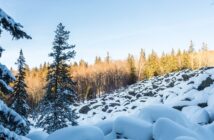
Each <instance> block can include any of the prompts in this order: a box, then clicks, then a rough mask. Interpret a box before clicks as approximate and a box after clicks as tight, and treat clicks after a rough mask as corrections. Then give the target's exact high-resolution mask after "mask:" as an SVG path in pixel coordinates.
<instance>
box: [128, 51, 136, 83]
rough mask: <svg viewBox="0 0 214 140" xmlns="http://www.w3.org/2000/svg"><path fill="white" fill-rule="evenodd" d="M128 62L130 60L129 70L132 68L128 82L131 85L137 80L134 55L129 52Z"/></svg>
mask: <svg viewBox="0 0 214 140" xmlns="http://www.w3.org/2000/svg"><path fill="white" fill-rule="evenodd" d="M127 62H128V65H129V70H130V76H129V80H128V84H129V85H131V84H134V83H135V82H136V81H137V75H136V67H135V60H134V56H133V55H131V54H129V55H128V59H127Z"/></svg>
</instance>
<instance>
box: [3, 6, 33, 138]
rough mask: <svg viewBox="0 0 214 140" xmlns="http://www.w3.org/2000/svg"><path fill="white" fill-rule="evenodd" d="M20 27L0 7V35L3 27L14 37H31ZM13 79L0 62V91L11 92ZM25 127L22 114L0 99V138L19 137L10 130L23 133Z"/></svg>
mask: <svg viewBox="0 0 214 140" xmlns="http://www.w3.org/2000/svg"><path fill="white" fill-rule="evenodd" d="M21 28H23V26H22V25H21V24H19V23H17V22H15V21H14V19H13V18H12V17H10V16H9V15H7V13H5V12H4V11H3V10H2V9H1V8H0V35H1V33H2V29H4V30H6V31H8V32H10V33H11V35H12V37H13V38H15V39H20V38H26V39H31V37H30V36H29V35H27V34H26V33H25V32H24V31H23V30H22V29H21ZM3 51H4V49H3V48H2V47H0V57H1V55H2V52H3ZM14 80H15V77H14V76H13V75H12V73H11V72H10V71H9V70H8V68H7V67H6V66H5V65H3V64H1V63H0V92H1V93H2V94H7V95H8V94H10V93H12V92H13V89H12V88H11V87H10V86H9V83H10V82H13V81H14ZM26 128H27V124H26V120H24V119H23V117H22V116H20V115H19V114H18V113H16V112H15V111H14V110H12V109H11V108H9V107H8V106H7V105H6V104H4V103H3V101H1V100H0V130H1V135H0V139H5V140H11V139H14V140H15V139H21V138H19V137H18V136H17V135H16V134H14V133H13V132H11V131H14V132H15V133H17V134H21V135H25V134H26V133H27V131H26ZM8 129H9V130H8Z"/></svg>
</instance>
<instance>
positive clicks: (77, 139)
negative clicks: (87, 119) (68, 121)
mask: <svg viewBox="0 0 214 140" xmlns="http://www.w3.org/2000/svg"><path fill="white" fill-rule="evenodd" d="M103 139H104V134H103V132H102V130H100V129H99V128H98V127H95V126H76V127H67V128H63V129H60V130H57V131H55V132H53V133H52V134H50V135H49V136H48V138H47V140H103Z"/></svg>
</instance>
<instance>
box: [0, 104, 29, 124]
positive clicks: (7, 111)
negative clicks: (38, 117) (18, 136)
mask: <svg viewBox="0 0 214 140" xmlns="http://www.w3.org/2000/svg"><path fill="white" fill-rule="evenodd" d="M0 112H2V113H3V115H4V116H5V117H6V118H7V117H8V116H13V118H14V120H13V121H15V122H18V124H19V125H23V126H26V121H25V120H24V119H23V118H22V117H21V116H20V115H19V114H18V113H16V112H15V111H14V110H13V109H11V108H9V107H8V106H7V105H6V104H5V103H4V102H3V101H1V100H0Z"/></svg>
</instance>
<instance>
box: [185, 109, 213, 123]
mask: <svg viewBox="0 0 214 140" xmlns="http://www.w3.org/2000/svg"><path fill="white" fill-rule="evenodd" d="M182 112H183V113H184V114H185V115H186V116H187V118H188V119H189V120H190V121H192V122H194V123H197V124H207V123H209V121H210V117H209V114H208V112H207V111H206V110H205V109H202V108H201V107H199V106H188V107H184V108H183V109H182Z"/></svg>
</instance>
